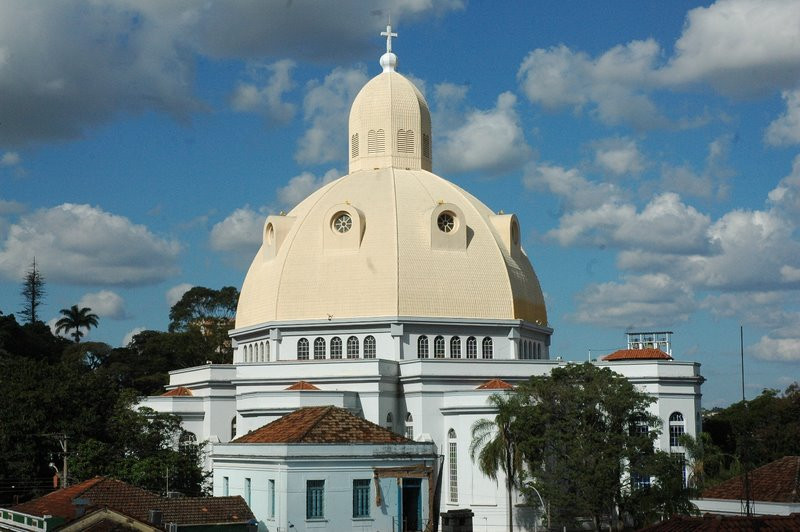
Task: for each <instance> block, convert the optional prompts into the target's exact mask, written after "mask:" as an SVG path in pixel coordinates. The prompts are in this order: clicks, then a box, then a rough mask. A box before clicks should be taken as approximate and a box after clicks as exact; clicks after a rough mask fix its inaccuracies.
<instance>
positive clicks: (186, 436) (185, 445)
mask: <svg viewBox="0 0 800 532" xmlns="http://www.w3.org/2000/svg"><path fill="white" fill-rule="evenodd" d="M194 445H197V436H195V435H194V434H193V433H191V432H188V431H186V432H184V433H183V434H181V437H180V438H179V439H178V447H180V449H181V451H185V450H187V449H191V448H192V446H194Z"/></svg>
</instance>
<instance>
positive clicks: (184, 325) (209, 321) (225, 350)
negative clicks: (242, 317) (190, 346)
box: [169, 286, 239, 362]
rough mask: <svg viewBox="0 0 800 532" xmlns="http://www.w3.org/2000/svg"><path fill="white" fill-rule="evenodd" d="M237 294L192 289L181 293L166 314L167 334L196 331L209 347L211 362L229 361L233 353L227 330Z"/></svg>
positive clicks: (230, 290)
mask: <svg viewBox="0 0 800 532" xmlns="http://www.w3.org/2000/svg"><path fill="white" fill-rule="evenodd" d="M238 301H239V291H238V290H237V289H236V288H234V287H232V286H224V287H222V288H220V289H219V290H214V289H211V288H206V287H204V286H195V287H193V288H191V289H189V290H188V291H187V292H186V293H184V294H183V297H181V299H180V301H178V302H177V303H175V305H173V306H172V309H170V312H169V320H170V321H169V332H189V331H198V332H200V333H201V334H202V335H203V337H204V338H205V339H206V341H207V342H208V343H209V345H210V346H211V350H212V355H211V356H210V357H209V358H211V359H212V360H213V361H214V362H231V358H232V355H233V350H232V348H231V342H230V339H229V337H228V331H229V330H230V329H232V328H233V318H234V316H235V315H236V305H237V303H238Z"/></svg>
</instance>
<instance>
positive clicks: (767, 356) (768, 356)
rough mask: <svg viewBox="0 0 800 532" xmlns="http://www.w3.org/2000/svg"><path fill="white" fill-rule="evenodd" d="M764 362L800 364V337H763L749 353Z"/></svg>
mask: <svg viewBox="0 0 800 532" xmlns="http://www.w3.org/2000/svg"><path fill="white" fill-rule="evenodd" d="M751 350H752V352H753V354H754V355H755V356H756V357H757V358H760V359H762V360H773V361H779V362H798V361H800V337H797V336H795V337H791V338H773V337H771V336H762V337H761V339H760V340H759V341H758V343H756V344H755V345H753V346H751V347H750V348H749V349H748V351H751Z"/></svg>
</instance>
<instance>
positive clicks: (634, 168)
mask: <svg viewBox="0 0 800 532" xmlns="http://www.w3.org/2000/svg"><path fill="white" fill-rule="evenodd" d="M593 147H594V163H595V165H597V166H598V167H599V168H601V169H603V170H604V171H605V172H607V173H609V174H612V175H615V176H621V175H625V174H638V173H640V172H641V171H642V170H644V167H645V161H644V156H643V155H642V153H641V152H640V151H639V147H638V146H637V145H636V141H635V140H633V139H629V138H614V139H604V140H600V141H597V142H595V143H593Z"/></svg>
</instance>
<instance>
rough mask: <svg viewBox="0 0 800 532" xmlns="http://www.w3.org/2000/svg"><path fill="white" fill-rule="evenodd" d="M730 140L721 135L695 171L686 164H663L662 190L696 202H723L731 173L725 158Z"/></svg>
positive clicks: (709, 148)
mask: <svg viewBox="0 0 800 532" xmlns="http://www.w3.org/2000/svg"><path fill="white" fill-rule="evenodd" d="M732 142H733V139H732V137H731V136H729V135H723V136H721V137H717V138H715V139H714V140H712V141H711V142H710V143H709V144H708V155H707V156H706V159H705V165H704V167H703V168H700V169H698V170H694V169H693V168H691V167H690V166H689V165H688V164H683V165H677V166H675V165H670V164H664V165H662V168H661V187H662V188H663V189H665V190H669V191H672V192H677V193H679V194H681V195H682V196H693V197H696V198H713V197H716V198H720V199H721V198H724V197H726V196H727V194H728V179H729V178H730V177H731V176H732V175H733V171H732V170H731V169H730V168H729V167H728V164H727V158H728V153H729V151H730V146H731V143H732Z"/></svg>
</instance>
